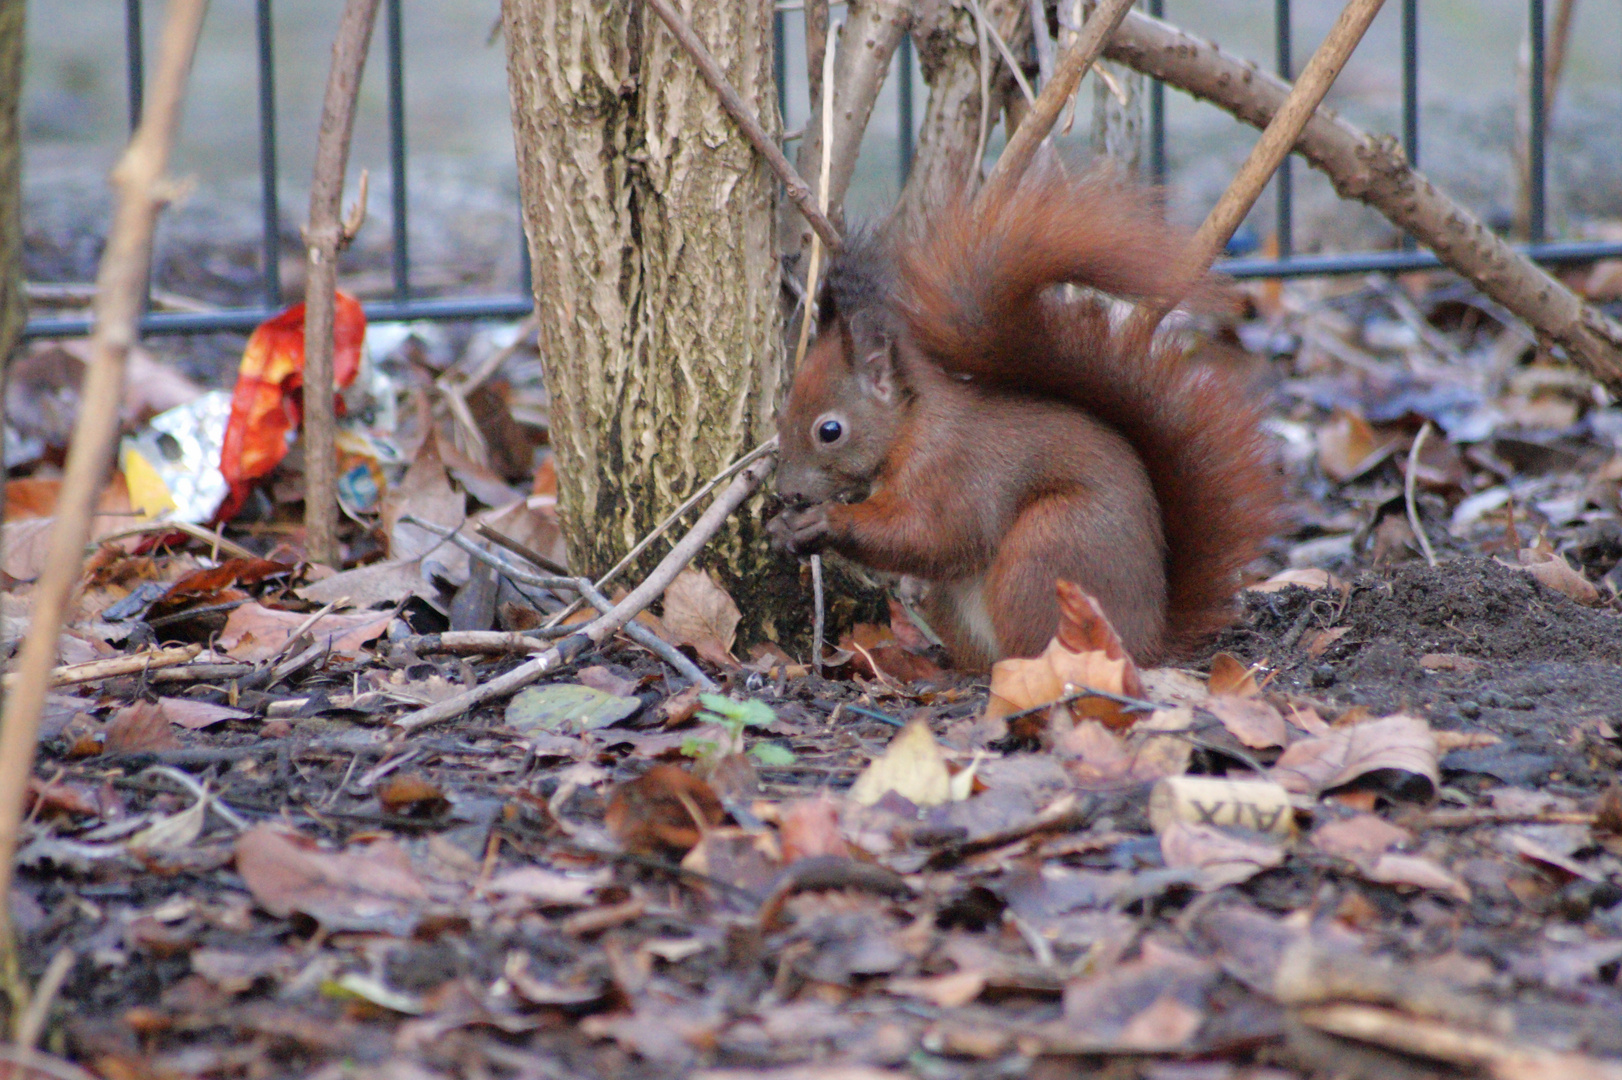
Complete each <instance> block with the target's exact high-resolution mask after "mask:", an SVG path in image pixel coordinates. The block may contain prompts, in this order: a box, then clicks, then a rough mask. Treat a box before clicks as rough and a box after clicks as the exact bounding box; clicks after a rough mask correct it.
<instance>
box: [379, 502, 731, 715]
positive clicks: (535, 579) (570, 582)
mask: <svg viewBox="0 0 1622 1080" xmlns="http://www.w3.org/2000/svg"><path fill="white" fill-rule="evenodd" d="M400 520H401V521H408V522H410V523H411V524H413V525H416V526H417V527H418V528H420V529H423V530H426V531H427V532H431V533H435V534H436V535H438V536H441V537H444V538H445V539H446V540H449V541H450V542H451V543H453V544H455V545H456V546H457V547H459V548H461V549H462V550H463V551H465V552H467V553H468V556H469V557H470V558H473V559H476V560H477V561H479V562H482V563H484V564H485V565H486V566H488V567H490V568H491V569H492V570H494V571H495V572H496V573H498V574H503V575H505V576H506V577H508V578H510V579H511V580H513V581H516V582H518V583H520V584H523V585H533V586H535V587H537V588H541V589H569V590H571V591H573V592H577V593H579V594H580V595H581V596H582V597H584V598H585V599H586V601H587V602H588V603H589V604H591V606H592V607H594V608H596V609H597V610H598V611H600V612H603V613H607V612H608V611H609V610H611V609H612V608H613V606H614V605H613V604H612V603H610V602H609V600H608V598H607V597H606V596H604V595H603V594H602V593H601V592H598V591H597V587H596V586H595V585H593V584H592V583H591V579H590V578H589V577H568V576H559V575H556V574H554V575H550V576H546V575H540V574H532V573H530V572H529V571H527V570H525V569H523V568H522V567H518V566H514V565H513V564H512V563H510V562H508V561H507V560H506V559H503V558H502V557H501V556H499V555H495V554H493V553H491V552H488V551H486V550H484V549H483V548H481V547H480V546H479V545H477V544H475V543H474V542H473V541H471V540H469V539H468V538H467V537H465V536H463V535H462V534H461V533H459V532H456V531H454V530H449V529H444V528H441V527H440V526H438V525H435V524H434V523H432V522H429V521H423V520H422V519H421V518H418V517H414V516H412V515H411V514H405V515H402V516H401V518H400ZM480 528H481V529H482V528H483V526H480ZM519 546H522V545H519ZM537 565H539V564H537ZM620 630H621V632H623V633H624V634H625V636H626V637H628V638H630V639H631V640H632V641H634V642H636V643H637V644H638V645H640V646H642V647H643V648H644V649H647V650H648V651H649V652H651V653H653V654H654V655H655V656H657V657H659V658H660V659H661V660H663V661H664V662H665V663H667V664H669V665H670V666H671V667H673V668H675V669H676V671H677V672H678V673H680V674H681V675H682V676H683V677H684V678H686V679H687V681H688V682H690V683H694V684H696V685H697V686H699V687H701V688H702V689H704V690H714V689H715V683H714V682H713V681H711V679H710V677H709V676H708V675H706V674H704V673H703V672H702V671H700V670H699V669H698V665H696V664H694V663H693V662H692V661H691V660H689V659H687V657H685V656H683V655H682V654H681V650H679V649H677V648H676V646H674V645H672V644H671V643H670V642H668V641H665V640H664V639H662V638H661V637H659V635H658V634H655V633H654V632H653V631H652V630H651V629H649V628H648V627H646V626H643V625H641V624H640V623H637V622H635V621H632V622H628V623H626V624H625V625H624V626H622V627H621V628H620ZM476 632H477V631H471V630H469V631H464V633H476ZM486 632H487V633H488V631H486ZM530 640H531V642H532V643H533V648H531V649H529V650H526V651H530V652H533V651H535V649H538V648H540V644H541V643H540V642H539V641H535V640H534V639H533V638H532V639H530Z"/></svg>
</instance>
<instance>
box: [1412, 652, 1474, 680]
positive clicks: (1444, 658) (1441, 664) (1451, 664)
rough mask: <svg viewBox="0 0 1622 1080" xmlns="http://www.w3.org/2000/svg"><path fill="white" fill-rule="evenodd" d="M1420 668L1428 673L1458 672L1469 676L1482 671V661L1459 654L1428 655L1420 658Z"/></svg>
mask: <svg viewBox="0 0 1622 1080" xmlns="http://www.w3.org/2000/svg"><path fill="white" fill-rule="evenodd" d="M1419 666H1420V667H1422V668H1424V669H1425V670H1426V671H1457V672H1458V673H1459V674H1460V675H1468V674H1470V673H1471V672H1472V671H1477V670H1479V669H1480V667H1481V661H1480V660H1472V659H1471V658H1470V657H1468V656H1460V655H1459V654H1458V653H1426V654H1425V655H1424V656H1421V657H1420V658H1419Z"/></svg>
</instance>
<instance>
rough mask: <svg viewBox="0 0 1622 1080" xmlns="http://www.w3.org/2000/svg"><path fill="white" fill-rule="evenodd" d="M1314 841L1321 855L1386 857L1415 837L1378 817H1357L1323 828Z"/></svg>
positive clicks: (1314, 837) (1368, 815)
mask: <svg viewBox="0 0 1622 1080" xmlns="http://www.w3.org/2000/svg"><path fill="white" fill-rule="evenodd" d="M1310 839H1311V840H1312V846H1313V847H1315V848H1317V849H1318V850H1319V851H1323V852H1326V853H1328V854H1330V855H1344V856H1346V857H1347V858H1352V857H1356V856H1365V855H1382V854H1384V853H1385V852H1387V851H1389V850H1391V849H1392V848H1394V847H1397V846H1399V845H1402V844H1410V843H1412V842H1413V839H1414V834H1413V833H1411V832H1409V831H1408V830H1407V829H1404V828H1402V827H1401V826H1398V825H1393V824H1391V823H1390V822H1389V821H1387V820H1385V819H1384V818H1382V817H1376V816H1375V815H1374V814H1353V815H1352V816H1351V817H1349V818H1343V819H1342V820H1340V821H1331V822H1328V823H1327V824H1324V825H1320V826H1319V827H1318V828H1316V829H1314V830H1313V831H1312V836H1311V838H1310Z"/></svg>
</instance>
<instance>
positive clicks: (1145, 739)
mask: <svg viewBox="0 0 1622 1080" xmlns="http://www.w3.org/2000/svg"><path fill="white" fill-rule="evenodd" d="M1193 722H1194V711H1193V710H1192V709H1189V708H1186V707H1184V708H1177V709H1159V710H1157V711H1155V712H1154V713H1152V714H1150V716H1149V718H1148V719H1146V720H1140V721H1139V722H1138V723H1137V725H1136V726H1135V727H1133V728H1132V730H1131V731H1130V732H1126V733H1124V734H1117V733H1115V732H1113V731H1111V730H1109V729H1108V728H1106V727H1105V726H1104V725H1103V724H1101V723H1099V722H1098V721H1096V720H1083V721H1082V722H1081V723H1079V724H1077V725H1075V727H1073V728H1071V729H1070V730H1069V731H1065V732H1061V733H1059V734H1058V736H1057V737H1056V738H1055V739H1054V740H1053V752H1054V753H1055V754H1056V755H1058V756H1059V757H1061V758H1065V759H1068V760H1067V761H1066V763H1065V769H1066V771H1067V772H1069V773H1070V775H1071V776H1072V777H1073V778H1074V779H1075V780H1076V781H1077V782H1078V783H1080V784H1082V785H1084V786H1097V785H1104V786H1108V785H1113V784H1117V783H1119V782H1120V781H1122V780H1129V781H1132V782H1136V783H1150V782H1152V781H1155V780H1160V779H1162V778H1164V777H1167V776H1176V775H1178V774H1180V773H1182V772H1185V771H1187V769H1188V762H1189V758H1190V757H1191V756H1192V755H1193V753H1194V746H1193V744H1192V743H1190V742H1189V741H1188V740H1187V739H1186V738H1181V737H1179V736H1178V735H1177V734H1174V733H1175V732H1181V731H1184V730H1186V729H1187V728H1189V727H1191V726H1192V725H1193ZM1155 732H1166V733H1167V734H1163V735H1162V734H1155Z"/></svg>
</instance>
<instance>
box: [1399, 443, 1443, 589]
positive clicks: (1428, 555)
mask: <svg viewBox="0 0 1622 1080" xmlns="http://www.w3.org/2000/svg"><path fill="white" fill-rule="evenodd" d="M1430 433H1431V422H1430V421H1429V420H1427V421H1425V423H1424V424H1423V425H1422V426H1421V427H1420V429H1419V434H1418V435H1415V436H1414V445H1413V446H1411V447H1409V449H1408V472H1407V475H1405V476H1404V477H1403V480H1402V497H1403V501H1404V502H1406V503H1407V504H1408V525H1409V527H1410V528H1412V529H1413V530H1414V535H1415V536H1417V537H1418V538H1419V547H1420V550H1422V551H1424V553H1425V562H1426V563H1427V564H1428V565H1430V566H1435V565H1436V552H1434V551H1432V550H1431V541H1430V537H1428V536H1426V535H1425V526H1424V525H1423V524H1421V523H1420V520H1419V506H1418V504H1417V503H1415V501H1414V481H1415V474H1416V472H1417V471H1418V469H1419V451H1420V449H1421V448H1422V447H1424V445H1425V439H1426V437H1427V436H1429V435H1430Z"/></svg>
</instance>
